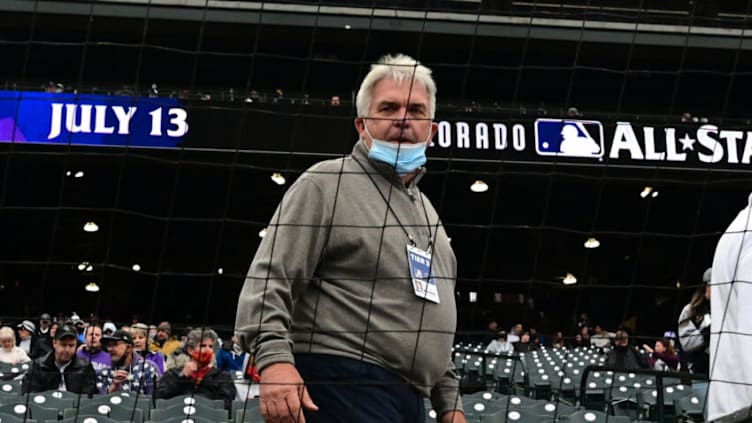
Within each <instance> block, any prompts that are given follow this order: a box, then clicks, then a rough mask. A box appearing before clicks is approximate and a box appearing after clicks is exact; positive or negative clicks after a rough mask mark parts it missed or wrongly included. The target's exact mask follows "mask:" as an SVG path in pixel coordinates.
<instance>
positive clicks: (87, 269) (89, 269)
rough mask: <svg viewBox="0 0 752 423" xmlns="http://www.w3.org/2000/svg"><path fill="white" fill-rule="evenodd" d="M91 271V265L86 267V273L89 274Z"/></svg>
mask: <svg viewBox="0 0 752 423" xmlns="http://www.w3.org/2000/svg"><path fill="white" fill-rule="evenodd" d="M92 270H94V266H92V265H88V266H86V271H87V272H91V271H92Z"/></svg>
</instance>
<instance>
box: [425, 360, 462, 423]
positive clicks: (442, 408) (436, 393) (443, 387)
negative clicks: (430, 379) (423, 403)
mask: <svg viewBox="0 0 752 423" xmlns="http://www.w3.org/2000/svg"><path fill="white" fill-rule="evenodd" d="M431 405H432V406H433V409H434V410H436V415H437V416H441V415H442V414H444V413H446V412H447V411H452V410H458V411H463V410H462V397H461V395H460V381H459V379H457V373H456V372H455V369H454V362H453V361H452V360H451V358H450V359H449V361H448V365H447V371H446V373H444V376H442V377H441V379H439V382H438V383H436V385H435V386H434V387H433V389H431ZM437 420H438V419H437Z"/></svg>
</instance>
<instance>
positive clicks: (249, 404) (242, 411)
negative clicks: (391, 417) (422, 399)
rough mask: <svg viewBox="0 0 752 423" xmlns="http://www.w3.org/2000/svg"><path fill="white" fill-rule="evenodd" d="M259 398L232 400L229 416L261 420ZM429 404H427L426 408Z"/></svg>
mask: <svg viewBox="0 0 752 423" xmlns="http://www.w3.org/2000/svg"><path fill="white" fill-rule="evenodd" d="M259 404H260V403H259V399H258V398H254V399H249V400H248V401H239V400H235V401H233V402H232V414H231V417H232V418H233V419H234V421H235V422H236V423H241V422H246V423H247V422H251V423H253V422H257V421H259V422H263V420H262V419H261V411H260V410H259ZM430 407H431V405H430V403H429V404H428V409H430Z"/></svg>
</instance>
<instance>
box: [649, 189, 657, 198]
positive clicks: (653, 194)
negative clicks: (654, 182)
mask: <svg viewBox="0 0 752 423" xmlns="http://www.w3.org/2000/svg"><path fill="white" fill-rule="evenodd" d="M650 196H651V197H653V198H655V197H657V196H658V191H653V193H652V194H651V195H650Z"/></svg>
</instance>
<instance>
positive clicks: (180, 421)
mask: <svg viewBox="0 0 752 423" xmlns="http://www.w3.org/2000/svg"><path fill="white" fill-rule="evenodd" d="M217 422H218V421H217V420H212V419H206V418H203V417H190V418H186V417H184V416H175V417H170V418H168V419H160V420H150V421H147V422H146V423H217ZM80 423H85V422H80Z"/></svg>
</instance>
